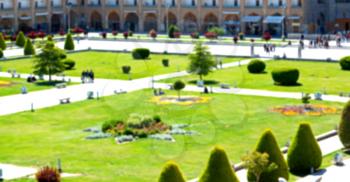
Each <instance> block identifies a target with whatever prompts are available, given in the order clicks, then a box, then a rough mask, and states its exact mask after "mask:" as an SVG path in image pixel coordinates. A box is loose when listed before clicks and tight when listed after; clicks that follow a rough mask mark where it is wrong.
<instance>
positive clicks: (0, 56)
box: [0, 49, 4, 58]
mask: <svg viewBox="0 0 350 182" xmlns="http://www.w3.org/2000/svg"><path fill="white" fill-rule="evenodd" d="M3 57H4V53H3V52H2V49H0V58H3Z"/></svg>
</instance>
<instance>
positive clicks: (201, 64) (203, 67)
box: [188, 42, 216, 80]
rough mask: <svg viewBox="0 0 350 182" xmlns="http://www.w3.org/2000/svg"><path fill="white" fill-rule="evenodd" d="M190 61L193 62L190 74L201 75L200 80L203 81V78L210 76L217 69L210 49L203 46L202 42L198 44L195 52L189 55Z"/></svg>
mask: <svg viewBox="0 0 350 182" xmlns="http://www.w3.org/2000/svg"><path fill="white" fill-rule="evenodd" d="M189 59H190V60H191V62H190V65H189V68H188V72H189V73H194V74H197V75H199V79H200V80H203V76H206V75H208V74H209V73H210V72H211V71H212V69H213V68H215V67H216V63H215V61H214V60H213V57H212V55H211V54H210V52H209V50H208V47H206V46H203V45H202V43H201V42H199V43H197V44H196V46H195V48H194V52H193V53H192V54H190V55H189Z"/></svg>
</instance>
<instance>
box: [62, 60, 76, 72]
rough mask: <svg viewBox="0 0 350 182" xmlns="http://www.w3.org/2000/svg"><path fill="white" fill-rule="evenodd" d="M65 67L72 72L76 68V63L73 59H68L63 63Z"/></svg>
mask: <svg viewBox="0 0 350 182" xmlns="http://www.w3.org/2000/svg"><path fill="white" fill-rule="evenodd" d="M63 63H64V66H65V67H66V70H72V69H73V68H74V66H75V61H73V60H71V59H66V60H65V61H63Z"/></svg>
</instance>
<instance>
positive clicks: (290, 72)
mask: <svg viewBox="0 0 350 182" xmlns="http://www.w3.org/2000/svg"><path fill="white" fill-rule="evenodd" d="M299 75H300V74H299V70H298V69H294V68H281V69H275V70H273V71H272V79H273V80H274V81H275V84H276V85H297V83H298V79H299Z"/></svg>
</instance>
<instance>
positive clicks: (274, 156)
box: [248, 130, 289, 182]
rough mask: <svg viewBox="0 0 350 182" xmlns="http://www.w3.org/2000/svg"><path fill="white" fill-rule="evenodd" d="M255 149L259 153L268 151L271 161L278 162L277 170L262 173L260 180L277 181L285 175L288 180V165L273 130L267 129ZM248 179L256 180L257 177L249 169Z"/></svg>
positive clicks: (266, 181) (265, 181)
mask: <svg viewBox="0 0 350 182" xmlns="http://www.w3.org/2000/svg"><path fill="white" fill-rule="evenodd" d="M255 151H257V152H259V153H266V154H268V155H269V161H270V163H274V164H276V167H277V168H276V169H275V170H268V171H264V172H263V173H262V174H261V175H260V179H259V180H260V181H263V182H277V181H278V178H279V177H283V178H285V179H286V180H288V178H289V172H288V166H287V163H286V161H285V160H284V157H283V155H282V152H281V150H280V148H279V146H278V143H277V141H276V138H275V136H274V135H273V133H272V131H271V130H266V131H265V132H264V133H263V134H262V136H261V137H260V140H259V142H258V144H257V146H256V149H255ZM248 180H249V181H255V180H256V177H255V176H254V175H253V173H252V171H250V170H248Z"/></svg>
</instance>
